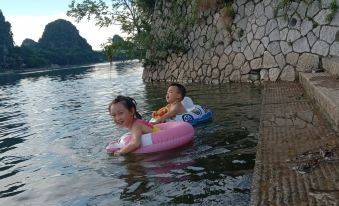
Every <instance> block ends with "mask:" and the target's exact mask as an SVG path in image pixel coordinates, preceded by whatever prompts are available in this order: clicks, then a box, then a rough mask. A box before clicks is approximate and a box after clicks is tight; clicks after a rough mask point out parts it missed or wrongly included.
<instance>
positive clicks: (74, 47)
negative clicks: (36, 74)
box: [0, 10, 105, 71]
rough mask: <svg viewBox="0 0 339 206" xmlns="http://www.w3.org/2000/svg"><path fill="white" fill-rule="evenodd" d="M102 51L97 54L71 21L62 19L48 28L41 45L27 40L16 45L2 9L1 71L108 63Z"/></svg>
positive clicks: (0, 27) (0, 37)
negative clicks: (105, 61)
mask: <svg viewBox="0 0 339 206" xmlns="http://www.w3.org/2000/svg"><path fill="white" fill-rule="evenodd" d="M104 60H105V56H104V54H103V53H102V52H97V51H93V50H92V47H91V45H89V44H88V43H87V41H86V39H84V38H83V37H81V36H80V34H79V31H78V30H77V28H76V27H75V26H74V25H73V24H72V23H71V22H69V21H66V20H63V19H58V20H56V21H53V22H51V23H49V24H47V25H46V27H45V30H44V32H43V34H42V37H41V38H40V39H39V41H38V42H35V41H34V40H32V39H25V40H24V41H23V42H22V44H21V46H20V47H18V46H14V42H13V38H12V32H11V25H10V23H9V22H6V21H5V17H4V16H3V15H2V12H1V10H0V71H4V70H7V69H23V68H32V67H33V68H35V67H48V66H50V65H55V64H56V65H60V66H64V65H77V64H88V63H95V62H100V61H104Z"/></svg>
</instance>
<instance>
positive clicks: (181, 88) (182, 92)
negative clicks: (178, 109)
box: [170, 83, 186, 99]
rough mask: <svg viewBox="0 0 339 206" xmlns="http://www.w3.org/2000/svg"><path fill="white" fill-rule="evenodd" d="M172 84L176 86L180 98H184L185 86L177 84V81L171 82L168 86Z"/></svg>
mask: <svg viewBox="0 0 339 206" xmlns="http://www.w3.org/2000/svg"><path fill="white" fill-rule="evenodd" d="M172 86H173V87H176V88H178V92H179V93H180V94H181V97H182V99H184V97H185V95H186V88H185V87H184V86H183V85H181V84H178V83H171V84H170V87H172Z"/></svg>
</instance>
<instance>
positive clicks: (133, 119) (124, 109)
mask: <svg viewBox="0 0 339 206" xmlns="http://www.w3.org/2000/svg"><path fill="white" fill-rule="evenodd" d="M136 105H137V104H136V101H135V100H134V99H133V98H131V97H126V96H121V95H119V96H117V97H116V98H115V99H114V100H113V101H112V102H111V103H110V104H109V106H108V111H109V113H110V115H111V116H112V119H113V121H114V123H115V124H116V125H117V126H118V127H120V128H122V127H125V128H128V129H129V130H130V131H131V136H132V139H131V141H130V142H129V143H128V144H127V145H126V146H125V147H123V148H121V149H119V150H118V151H117V152H115V153H114V155H123V154H126V153H129V152H132V151H134V150H135V149H137V148H138V147H140V145H141V135H143V134H147V133H152V132H157V131H159V128H157V127H154V126H153V125H151V124H149V123H148V122H146V121H145V120H142V119H141V115H140V114H139V113H138V112H137V109H136Z"/></svg>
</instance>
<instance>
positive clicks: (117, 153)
mask: <svg viewBox="0 0 339 206" xmlns="http://www.w3.org/2000/svg"><path fill="white" fill-rule="evenodd" d="M113 155H114V156H120V155H121V152H120V150H118V151H116V152H114V154H113Z"/></svg>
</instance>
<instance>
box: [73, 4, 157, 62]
mask: <svg viewBox="0 0 339 206" xmlns="http://www.w3.org/2000/svg"><path fill="white" fill-rule="evenodd" d="M155 1H156V0H111V2H112V4H111V6H108V5H106V3H105V2H104V1H102V0H97V1H96V0H83V1H82V2H81V3H76V2H75V0H73V1H72V3H71V4H70V5H69V8H70V10H69V11H68V12H67V15H68V16H71V17H74V18H76V20H77V21H78V22H79V21H81V20H82V19H83V18H87V19H88V20H89V19H92V18H93V19H94V20H95V21H96V25H98V26H100V27H102V26H109V25H111V24H118V25H120V26H121V29H122V31H123V32H124V33H126V34H128V35H129V41H131V42H133V45H134V46H135V47H136V50H138V51H143V52H139V55H140V56H139V58H140V59H142V58H144V57H145V53H146V49H147V48H148V47H149V46H150V44H151V43H150V42H151V41H150V39H151V38H150V36H151V35H150V30H151V26H150V25H151V19H152V14H153V10H154V6H155Z"/></svg>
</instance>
